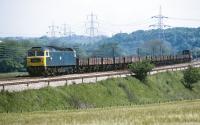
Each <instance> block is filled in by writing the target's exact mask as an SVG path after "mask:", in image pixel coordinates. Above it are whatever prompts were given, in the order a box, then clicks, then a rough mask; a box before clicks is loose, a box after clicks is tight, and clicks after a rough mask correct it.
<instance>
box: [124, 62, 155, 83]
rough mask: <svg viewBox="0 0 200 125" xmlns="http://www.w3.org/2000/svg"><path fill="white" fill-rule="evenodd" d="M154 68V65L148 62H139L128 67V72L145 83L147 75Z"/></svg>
mask: <svg viewBox="0 0 200 125" xmlns="http://www.w3.org/2000/svg"><path fill="white" fill-rule="evenodd" d="M154 67H155V66H154V64H152V63H151V62H150V61H149V60H143V61H141V62H135V63H132V64H129V65H128V68H129V69H130V71H131V72H133V73H135V77H136V78H137V79H139V80H140V81H145V80H146V77H147V73H148V72H150V71H151V70H152V69H153V68H154Z"/></svg>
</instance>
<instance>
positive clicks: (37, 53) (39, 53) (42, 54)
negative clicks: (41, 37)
mask: <svg viewBox="0 0 200 125" xmlns="http://www.w3.org/2000/svg"><path fill="white" fill-rule="evenodd" d="M36 56H44V52H43V51H36Z"/></svg>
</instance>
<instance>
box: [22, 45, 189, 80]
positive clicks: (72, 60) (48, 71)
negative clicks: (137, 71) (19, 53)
mask: <svg viewBox="0 0 200 125" xmlns="http://www.w3.org/2000/svg"><path fill="white" fill-rule="evenodd" d="M26 60H27V71H28V72H29V74H30V75H31V76H40V75H43V76H49V75H58V74H71V73H85V72H98V71H109V70H121V69H127V67H128V64H130V63H134V62H137V61H141V60H150V61H151V62H152V63H154V64H155V65H156V66H162V65H170V64H177V63H185V62H190V61H191V60H192V56H191V53H190V51H189V50H184V51H183V52H182V54H179V55H173V56H172V55H169V56H145V57H139V56H127V57H93V58H78V57H77V56H76V51H75V50H74V49H72V48H60V47H55V46H44V47H32V48H31V49H30V50H28V53H27V58H26Z"/></svg>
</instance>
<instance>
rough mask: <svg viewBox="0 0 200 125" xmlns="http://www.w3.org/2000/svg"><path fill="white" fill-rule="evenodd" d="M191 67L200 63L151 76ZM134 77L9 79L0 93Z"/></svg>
mask: <svg viewBox="0 0 200 125" xmlns="http://www.w3.org/2000/svg"><path fill="white" fill-rule="evenodd" d="M189 65H193V66H195V67H200V61H193V62H191V63H184V64H176V65H168V66H161V67H156V68H154V69H153V70H152V71H151V72H150V74H155V73H159V72H166V71H177V70H184V69H186V68H187V67H188V66H189ZM127 75H132V74H131V73H130V72H129V71H122V70H121V71H109V72H93V73H87V74H70V75H62V76H56V77H47V78H45V77H33V78H32V77H27V78H20V79H8V80H5V79H4V80H1V81H0V91H1V90H3V91H4V90H7V91H10V92H12V91H23V90H26V89H39V88H43V87H46V86H63V85H70V84H81V83H91V82H97V81H100V80H104V79H107V78H111V77H126V76H127Z"/></svg>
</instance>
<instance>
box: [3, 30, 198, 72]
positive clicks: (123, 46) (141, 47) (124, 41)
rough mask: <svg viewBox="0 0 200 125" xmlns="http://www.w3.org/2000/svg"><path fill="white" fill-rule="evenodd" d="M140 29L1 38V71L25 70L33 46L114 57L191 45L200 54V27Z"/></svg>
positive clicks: (174, 51) (172, 50)
mask: <svg viewBox="0 0 200 125" xmlns="http://www.w3.org/2000/svg"><path fill="white" fill-rule="evenodd" d="M158 36H159V30H147V31H143V30H139V31H136V32H132V33H130V34H127V33H119V34H116V35H114V36H112V37H105V36H99V37H95V38H89V37H86V36H76V35H74V36H71V37H59V38H49V37H46V36H43V37H40V38H26V39H25V38H0V40H1V41H3V42H0V72H13V71H25V67H26V66H25V64H26V63H25V56H26V52H27V50H28V49H29V48H31V47H32V46H45V45H51V46H58V47H70V48H74V49H75V50H76V51H77V55H78V57H81V58H88V57H113V56H129V55H139V56H146V55H152V56H157V55H169V54H177V53H179V52H181V51H182V50H185V49H189V50H191V51H192V52H193V56H194V57H199V56H200V28H171V29H166V30H164V32H163V34H162V35H161V39H158Z"/></svg>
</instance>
